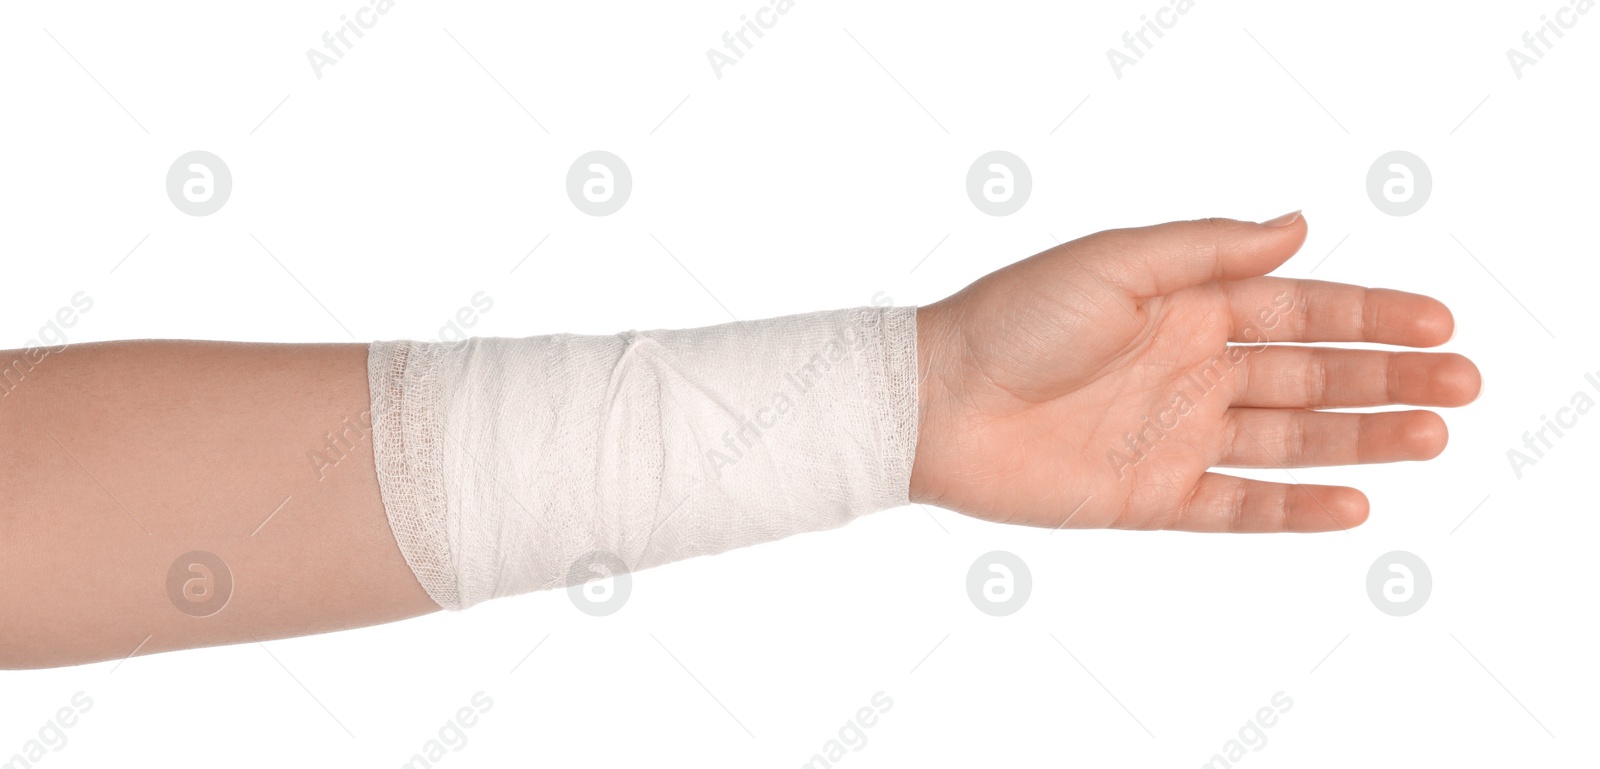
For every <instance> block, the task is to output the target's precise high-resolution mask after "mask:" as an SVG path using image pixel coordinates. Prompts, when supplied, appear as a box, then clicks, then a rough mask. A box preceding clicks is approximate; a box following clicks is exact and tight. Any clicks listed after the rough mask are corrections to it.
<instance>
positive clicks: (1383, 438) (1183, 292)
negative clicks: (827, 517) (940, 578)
mask: <svg viewBox="0 0 1600 769" xmlns="http://www.w3.org/2000/svg"><path fill="white" fill-rule="evenodd" d="M1305 236H1306V225H1305V220H1304V218H1303V217H1301V216H1300V215H1299V214H1298V213H1295V214H1289V215H1287V216H1284V217H1279V218H1278V219H1275V220H1273V221H1270V222H1266V223H1262V224H1254V223H1250V222H1239V221H1233V220H1228V219H1206V220H1201V221H1193V222H1175V223H1171V224H1162V225H1157V226H1154V227H1142V228H1136V229H1125V230H1111V231H1107V232H1101V233H1097V234H1094V235H1090V236H1088V237H1085V238H1081V239H1079V240H1075V241H1072V242H1071V243H1066V244H1064V245H1060V246H1057V247H1055V248H1052V249H1050V250H1048V251H1045V252H1043V253H1041V254H1038V255H1035V256H1033V257H1030V258H1028V259H1025V260H1023V261H1021V262H1018V263H1016V264H1013V265H1011V266H1009V267H1006V268H1004V269H1001V270H999V271H996V272H994V273H992V274H990V275H988V276H985V277H984V278H982V279H981V280H979V281H977V282H976V283H973V284H972V285H970V286H968V287H967V288H965V289H963V290H962V291H961V292H959V293H957V294H955V295H954V296H951V297H949V298H947V299H944V300H942V301H939V302H936V303H934V304H932V305H929V306H927V307H923V308H921V309H919V310H918V312H917V335H918V336H917V338H918V359H919V360H918V365H919V370H920V372H921V374H922V377H923V381H922V387H921V409H922V413H921V428H920V435H919V437H918V442H917V456H916V462H915V466H914V468H913V470H912V474H911V499H912V501H914V502H927V503H931V504H936V505H939V506H941V507H946V508H949V509H952V510H956V511H959V512H962V513H966V514H968V515H973V516H976V517H979V518H984V519H987V520H993V521H1003V522H1011V523H1024V524H1029V525H1033V526H1050V527H1062V526H1067V527H1074V528H1094V527H1113V528H1128V529H1181V530H1187V531H1327V530H1332V529H1343V528H1348V527H1351V526H1356V525H1359V524H1361V523H1362V522H1363V521H1365V520H1366V517H1367V512H1368V503H1367V499H1366V496H1365V495H1363V494H1362V493H1361V492H1360V491H1357V490H1356V489H1353V488H1348V487H1343V486H1312V485H1300V484H1282V483H1269V482H1265V481H1256V480H1246V479H1242V478H1237V477H1234V476H1229V475H1223V474H1218V473H1213V472H1209V469H1210V468H1211V467H1213V466H1224V467H1265V468H1278V467H1305V466H1312V465H1344V464H1355V463H1368V462H1397V461H1404V460H1424V459H1432V458H1433V457H1435V456H1438V454H1439V452H1441V451H1443V450H1444V447H1445V441H1446V438H1447V434H1446V430H1445V425H1444V420H1443V419H1441V418H1440V417H1439V416H1438V415H1437V414H1435V413H1433V412H1431V411H1422V410H1412V411H1390V412H1380V413H1368V414H1358V413H1335V412H1327V411H1320V410H1319V409H1334V408H1351V407H1369V406H1383V405H1388V404H1395V403H1403V404H1408V405H1416V406H1461V405H1465V404H1467V403H1469V402H1471V401H1472V400H1473V399H1474V398H1476V397H1477V394H1478V390H1479V388H1480V385H1481V379H1480V376H1479V373H1478V369H1477V367H1476V366H1474V365H1473V364H1472V362H1471V361H1469V360H1467V359H1466V358H1464V357H1462V356H1460V355H1455V354H1452V353H1419V352H1390V351H1373V350H1351V349H1339V348H1331V347H1304V346H1290V345H1284V344H1279V343H1283V342H1376V343H1381V344H1391V345H1403V346H1407V347H1432V346H1435V345H1439V344H1443V343H1444V342H1445V341H1447V340H1448V339H1449V338H1450V336H1451V333H1452V331H1453V328H1454V319H1453V318H1452V317H1451V315H1450V311H1449V310H1448V309H1446V308H1445V306H1444V305H1443V304H1441V303H1440V302H1438V301H1436V300H1434V299H1431V298H1429V297H1425V296H1419V295H1417V294H1408V293H1403V292H1399V291H1391V290H1386V289H1367V288H1361V287H1358V286H1350V285H1344V284H1339V283H1327V282H1322V281H1311V280H1289V279H1284V278H1269V277H1262V276H1264V275H1265V274H1266V273H1268V272H1269V271H1271V270H1272V269H1274V268H1276V267H1278V266H1279V265H1281V264H1282V263H1283V262H1284V261H1285V260H1287V259H1288V258H1289V257H1290V256H1292V255H1294V253H1295V251H1297V250H1298V249H1299V248H1300V245H1301V243H1303V242H1304V241H1305ZM1230 343H1233V344H1230Z"/></svg>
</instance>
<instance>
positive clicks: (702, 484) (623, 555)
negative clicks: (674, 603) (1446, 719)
mask: <svg viewBox="0 0 1600 769" xmlns="http://www.w3.org/2000/svg"><path fill="white" fill-rule="evenodd" d="M916 344H917V343H916V308H914V307H889V308H858V309H850V310H839V311H833V312H819V313H811V314H807V315H795V316H789V317H783V318H773V319H770V320H759V321H743V322H737V323H729V324H725V325H721V326H711V327H708V328H698V329H689V330H683V331H630V332H626V333H622V334H617V335H614V336H575V335H570V334H560V335H555V336H539V337H529V338H523V339H502V338H475V339H469V340H466V341H465V342H413V341H397V342H375V343H373V344H372V346H371V348H370V350H369V353H368V361H367V368H368V382H369V386H370V388H371V397H372V415H373V426H372V435H373V450H374V453H375V457H376V461H377V470H378V485H379V489H380V491H381V493H382V495H383V503H384V507H385V508H386V510H387V512H388V516H389V523H390V525H391V527H392V528H393V529H394V534H395V539H396V540H397V541H398V542H399V545H400V550H401V552H402V553H403V554H404V556H405V559H406V562H407V563H408V564H410V566H411V569H412V571H414V572H415V573H416V575H417V579H418V580H419V581H420V582H421V583H422V586H423V588H425V589H426V590H427V591H428V594H429V595H430V596H432V597H433V599H434V600H435V601H437V602H438V603H439V605H440V606H443V607H444V608H446V609H465V608H467V607H469V606H472V605H473V604H476V603H478V602H480V601H484V600H487V599H490V598H496V597H500V596H507V595H516V594H519V593H525V592H529V591H532V590H541V589H546V588H555V587H563V586H566V585H568V584H571V583H573V582H581V581H582V579H581V578H575V577H574V576H573V565H574V564H575V563H578V562H579V561H580V559H588V558H592V557H593V556H594V555H595V554H597V553H598V554H608V555H609V556H614V557H615V558H616V559H620V561H621V562H622V564H623V565H625V567H626V568H627V569H628V570H630V571H632V570H638V569H643V568H646V567H650V566H655V565H658V564H662V563H667V562H669V561H676V560H680V559H683V558H689V557H691V556H696V555H706V554H711V553H719V552H722V551H725V550H729V549H732V548H736V547H743V546H745V545H753V544H756V543H760V542H766V541H769V540H774V539H779V538H781V537H786V536H789V535H791V534H796V533H799V532H804V531H815V530H820V529H829V528H833V527H836V526H841V525H843V524H845V523H848V522H850V521H851V520H854V519H855V518H856V517H857V516H859V515H862V514H864V513H869V512H873V511H877V510H882V509H886V508H891V507H896V506H899V505H903V504H906V502H907V494H908V490H909V487H910V478H911V463H912V459H913V457H914V456H915V453H916V445H917V384H918V382H917V346H916Z"/></svg>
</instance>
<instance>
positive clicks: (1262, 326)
mask: <svg viewBox="0 0 1600 769" xmlns="http://www.w3.org/2000/svg"><path fill="white" fill-rule="evenodd" d="M1221 285H1222V289H1223V291H1224V292H1225V293H1226V294H1227V297H1228V304H1229V306H1230V309H1231V310H1232V312H1233V331H1232V333H1231V336H1230V341H1234V342H1248V343H1252V344H1260V343H1263V342H1373V343H1377V344H1397V345H1404V346H1406V347H1435V346H1437V345H1441V344H1444V343H1445V342H1447V341H1449V340H1450V335H1451V334H1452V333H1454V331H1455V318H1454V317H1453V316H1452V315H1451V314H1450V308H1448V307H1445V306H1444V303H1443V302H1440V301H1439V300H1437V299H1434V298H1432V297H1428V296H1423V295H1421V294H1411V293H1407V292H1405V291H1394V290H1391V289H1387V288H1362V287H1361V286H1351V285H1348V284H1344V283H1329V282H1327V281H1322V280H1294V279H1290V278H1252V279H1250V280H1241V281H1237V282H1232V283H1223V284H1221Z"/></svg>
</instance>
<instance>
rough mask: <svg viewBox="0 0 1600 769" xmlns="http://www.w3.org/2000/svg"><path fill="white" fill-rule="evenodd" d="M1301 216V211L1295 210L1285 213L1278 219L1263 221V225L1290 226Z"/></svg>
mask: <svg viewBox="0 0 1600 769" xmlns="http://www.w3.org/2000/svg"><path fill="white" fill-rule="evenodd" d="M1299 218H1300V212H1299V211H1294V212H1291V213H1287V214H1284V215H1283V216H1280V217H1278V218H1276V219H1268V220H1266V221H1264V222H1262V223H1261V226H1262V227H1288V226H1289V225H1291V224H1294V223H1295V221H1297V220H1298V219H1299Z"/></svg>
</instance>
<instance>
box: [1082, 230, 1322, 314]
mask: <svg viewBox="0 0 1600 769" xmlns="http://www.w3.org/2000/svg"><path fill="white" fill-rule="evenodd" d="M1305 239H1306V224H1305V218H1304V217H1302V216H1301V215H1300V212H1298V211H1296V212H1295V213H1293V214H1287V215H1285V216H1281V217H1278V218H1277V219H1274V220H1272V221H1269V222H1263V223H1259V224H1258V223H1255V222H1241V221H1237V220H1234V219H1198V220H1195V221H1189V222H1170V223H1167V224H1158V225H1155V226H1152V227H1136V228H1132V229H1122V230H1108V231H1106V232H1099V233H1095V234H1093V235H1090V236H1088V237H1085V238H1080V239H1078V240H1075V241H1073V242H1071V243H1067V244H1065V245H1063V246H1060V247H1058V248H1057V249H1055V250H1054V252H1055V254H1054V255H1056V256H1061V257H1062V258H1071V259H1076V260H1077V261H1078V262H1079V264H1081V265H1082V266H1083V268H1084V269H1086V270H1089V272H1090V273H1091V274H1093V275H1094V276H1095V278H1096V279H1097V280H1099V281H1101V282H1102V283H1105V284H1106V285H1108V286H1110V287H1113V288H1118V289H1121V290H1123V291H1125V292H1127V293H1128V294H1129V295H1130V296H1133V297H1136V298H1144V297H1152V296H1160V295H1163V294H1170V293H1172V292H1174V291H1177V290H1179V289H1182V288H1187V287H1189V286H1198V285H1200V284H1202V283H1208V282H1211V281H1213V280H1239V279H1242V278H1250V277H1255V276H1258V275H1265V274H1267V273H1268V272H1271V271H1272V270H1273V268H1275V267H1277V266H1278V265H1280V264H1283V263H1284V262H1285V261H1287V260H1288V259H1289V257H1291V256H1294V253H1295V252H1296V251H1298V250H1300V244H1301V243H1304V242H1305Z"/></svg>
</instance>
